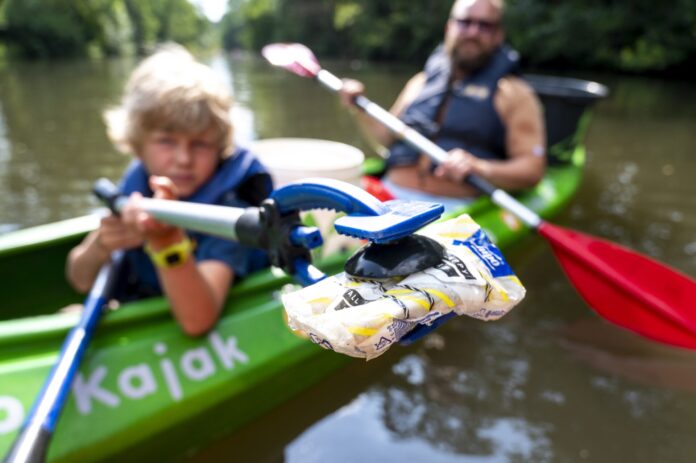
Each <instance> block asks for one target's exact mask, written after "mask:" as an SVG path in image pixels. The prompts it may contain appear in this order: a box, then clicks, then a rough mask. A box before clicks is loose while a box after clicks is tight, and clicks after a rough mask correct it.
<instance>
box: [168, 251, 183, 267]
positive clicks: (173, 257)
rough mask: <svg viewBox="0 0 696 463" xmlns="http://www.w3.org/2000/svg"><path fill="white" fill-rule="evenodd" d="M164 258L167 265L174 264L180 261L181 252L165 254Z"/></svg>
mask: <svg viewBox="0 0 696 463" xmlns="http://www.w3.org/2000/svg"><path fill="white" fill-rule="evenodd" d="M164 260H166V261H167V265H169V266H172V265H176V264H178V263H179V262H181V253H178V252H173V253H171V254H167V255H166V256H165V257H164Z"/></svg>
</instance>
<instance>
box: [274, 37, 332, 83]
mask: <svg viewBox="0 0 696 463" xmlns="http://www.w3.org/2000/svg"><path fill="white" fill-rule="evenodd" d="M261 54H262V55H263V57H264V58H266V60H268V62H269V63H271V64H272V65H273V66H280V67H283V68H285V69H287V70H288V71H290V72H292V73H294V74H297V75H299V76H302V77H312V78H314V77H316V76H317V73H318V72H319V71H321V66H320V65H319V62H318V61H317V59H316V57H315V56H314V53H312V50H310V49H309V48H307V47H305V46H304V45H302V44H299V43H272V44H269V45H266V46H265V47H263V49H262V50H261Z"/></svg>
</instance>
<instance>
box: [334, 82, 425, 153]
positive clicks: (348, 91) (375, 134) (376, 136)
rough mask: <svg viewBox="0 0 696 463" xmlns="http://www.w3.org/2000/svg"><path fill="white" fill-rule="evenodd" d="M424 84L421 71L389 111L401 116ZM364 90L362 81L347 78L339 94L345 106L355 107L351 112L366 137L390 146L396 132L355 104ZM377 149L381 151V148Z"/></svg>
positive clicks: (377, 143)
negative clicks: (357, 97)
mask: <svg viewBox="0 0 696 463" xmlns="http://www.w3.org/2000/svg"><path fill="white" fill-rule="evenodd" d="M424 84H425V74H424V73H422V72H421V73H418V74H416V75H415V76H413V77H412V78H411V79H410V80H409V81H408V82H407V83H406V85H405V86H404V88H403V89H402V90H401V93H400V94H399V96H398V97H397V98H396V101H394V104H393V105H392V107H391V109H390V110H389V112H390V113H391V114H393V115H394V116H396V117H399V116H400V115H401V114H402V113H403V112H404V111H405V110H406V108H407V107H408V106H409V105H410V104H411V102H412V101H413V100H415V98H416V96H418V94H419V93H420V91H421V89H422V88H423V85H424ZM364 92H365V86H364V85H363V84H362V82H360V81H357V80H352V79H345V80H344V81H343V89H342V90H341V92H340V93H339V96H340V98H341V102H342V103H343V105H344V106H346V107H348V108H351V109H354V111H351V113H353V114H354V115H355V118H356V120H357V121H358V126H359V127H360V129H361V131H362V132H363V134H364V135H365V137H366V138H367V139H368V140H369V141H370V142H371V143H372V144H374V145H379V146H381V147H389V146H391V145H392V144H393V143H394V142H395V141H396V137H395V136H394V134H393V133H392V132H391V131H390V130H389V129H388V128H387V127H386V126H385V125H384V124H382V123H381V122H379V121H377V120H375V119H373V118H372V117H370V116H369V115H367V114H365V112H364V111H362V110H359V109H357V108H356V107H355V105H354V104H353V99H354V98H355V97H356V96H358V95H363V94H364ZM377 151H378V152H379V151H380V150H377Z"/></svg>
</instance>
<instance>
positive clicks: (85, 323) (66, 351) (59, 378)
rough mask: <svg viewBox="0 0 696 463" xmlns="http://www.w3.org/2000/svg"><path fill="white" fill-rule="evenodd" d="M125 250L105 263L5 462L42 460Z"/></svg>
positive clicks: (16, 462)
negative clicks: (80, 315)
mask: <svg viewBox="0 0 696 463" xmlns="http://www.w3.org/2000/svg"><path fill="white" fill-rule="evenodd" d="M122 260H123V252H122V251H116V252H114V253H113V254H112V256H111V261H110V262H108V263H106V264H104V266H102V268H101V270H100V271H99V274H98V275H97V279H96V280H95V282H94V285H93V286H92V289H91V290H90V292H89V295H88V296H87V298H86V299H85V303H84V311H83V312H82V317H81V318H80V321H79V322H78V324H77V325H75V327H73V328H72V329H71V330H70V333H68V336H67V338H66V339H65V341H64V343H63V347H62V349H61V351H60V353H59V354H58V360H57V361H56V363H55V365H54V366H53V369H52V370H51V373H50V374H49V376H48V378H47V380H46V382H45V383H44V386H43V388H42V390H41V392H40V393H39V396H38V398H37V399H36V401H35V402H34V405H33V407H32V409H31V411H30V412H29V415H28V416H27V419H26V421H25V424H24V426H23V428H22V430H21V431H20V433H19V434H18V436H17V438H16V439H15V441H14V444H13V445H12V448H11V449H10V452H9V453H8V454H7V455H6V456H5V459H4V460H3V462H4V463H25V462H37V463H38V462H43V461H45V460H46V453H47V451H48V445H49V443H50V440H51V437H52V436H53V432H54V431H55V428H56V424H57V422H58V418H59V417H60V413H61V411H62V410H63V405H64V404H65V401H66V399H67V397H68V394H69V392H70V387H71V386H72V381H73V378H74V377H75V373H76V372H77V369H78V367H79V365H80V362H81V360H82V357H83V355H84V353H85V351H86V350H87V346H88V345H89V342H90V340H91V339H92V334H93V333H94V331H95V329H96V326H97V323H98V321H99V319H100V318H101V314H102V311H103V308H104V305H105V304H106V303H107V302H108V300H109V297H110V296H111V293H112V291H113V287H114V283H115V281H116V279H117V277H118V270H119V268H120V266H121V262H122Z"/></svg>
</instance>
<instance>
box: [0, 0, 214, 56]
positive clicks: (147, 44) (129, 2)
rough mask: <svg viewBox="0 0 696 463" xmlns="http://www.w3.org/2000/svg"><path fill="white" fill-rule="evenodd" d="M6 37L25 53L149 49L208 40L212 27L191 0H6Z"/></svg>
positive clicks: (117, 52)
mask: <svg viewBox="0 0 696 463" xmlns="http://www.w3.org/2000/svg"><path fill="white" fill-rule="evenodd" d="M2 10H4V27H5V30H4V34H3V37H4V39H5V41H6V42H7V43H8V44H10V45H12V46H13V47H14V49H15V50H16V51H17V52H18V53H19V54H21V55H23V56H28V57H59V56H84V55H87V54H100V55H123V54H129V53H132V52H133V51H134V50H135V51H137V52H139V53H144V52H146V51H147V50H148V49H149V48H151V47H152V46H154V45H155V44H156V43H158V42H163V41H176V42H179V43H182V44H184V45H188V46H198V47H204V46H206V45H209V43H208V42H209V37H210V36H211V31H212V28H211V26H210V23H209V22H208V20H207V19H206V18H205V17H203V16H202V14H201V13H200V12H199V11H198V10H197V9H196V8H195V7H194V6H193V5H192V4H191V3H190V2H189V1H188V0H148V1H139V0H5V1H4V2H3V4H0V11H2Z"/></svg>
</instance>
